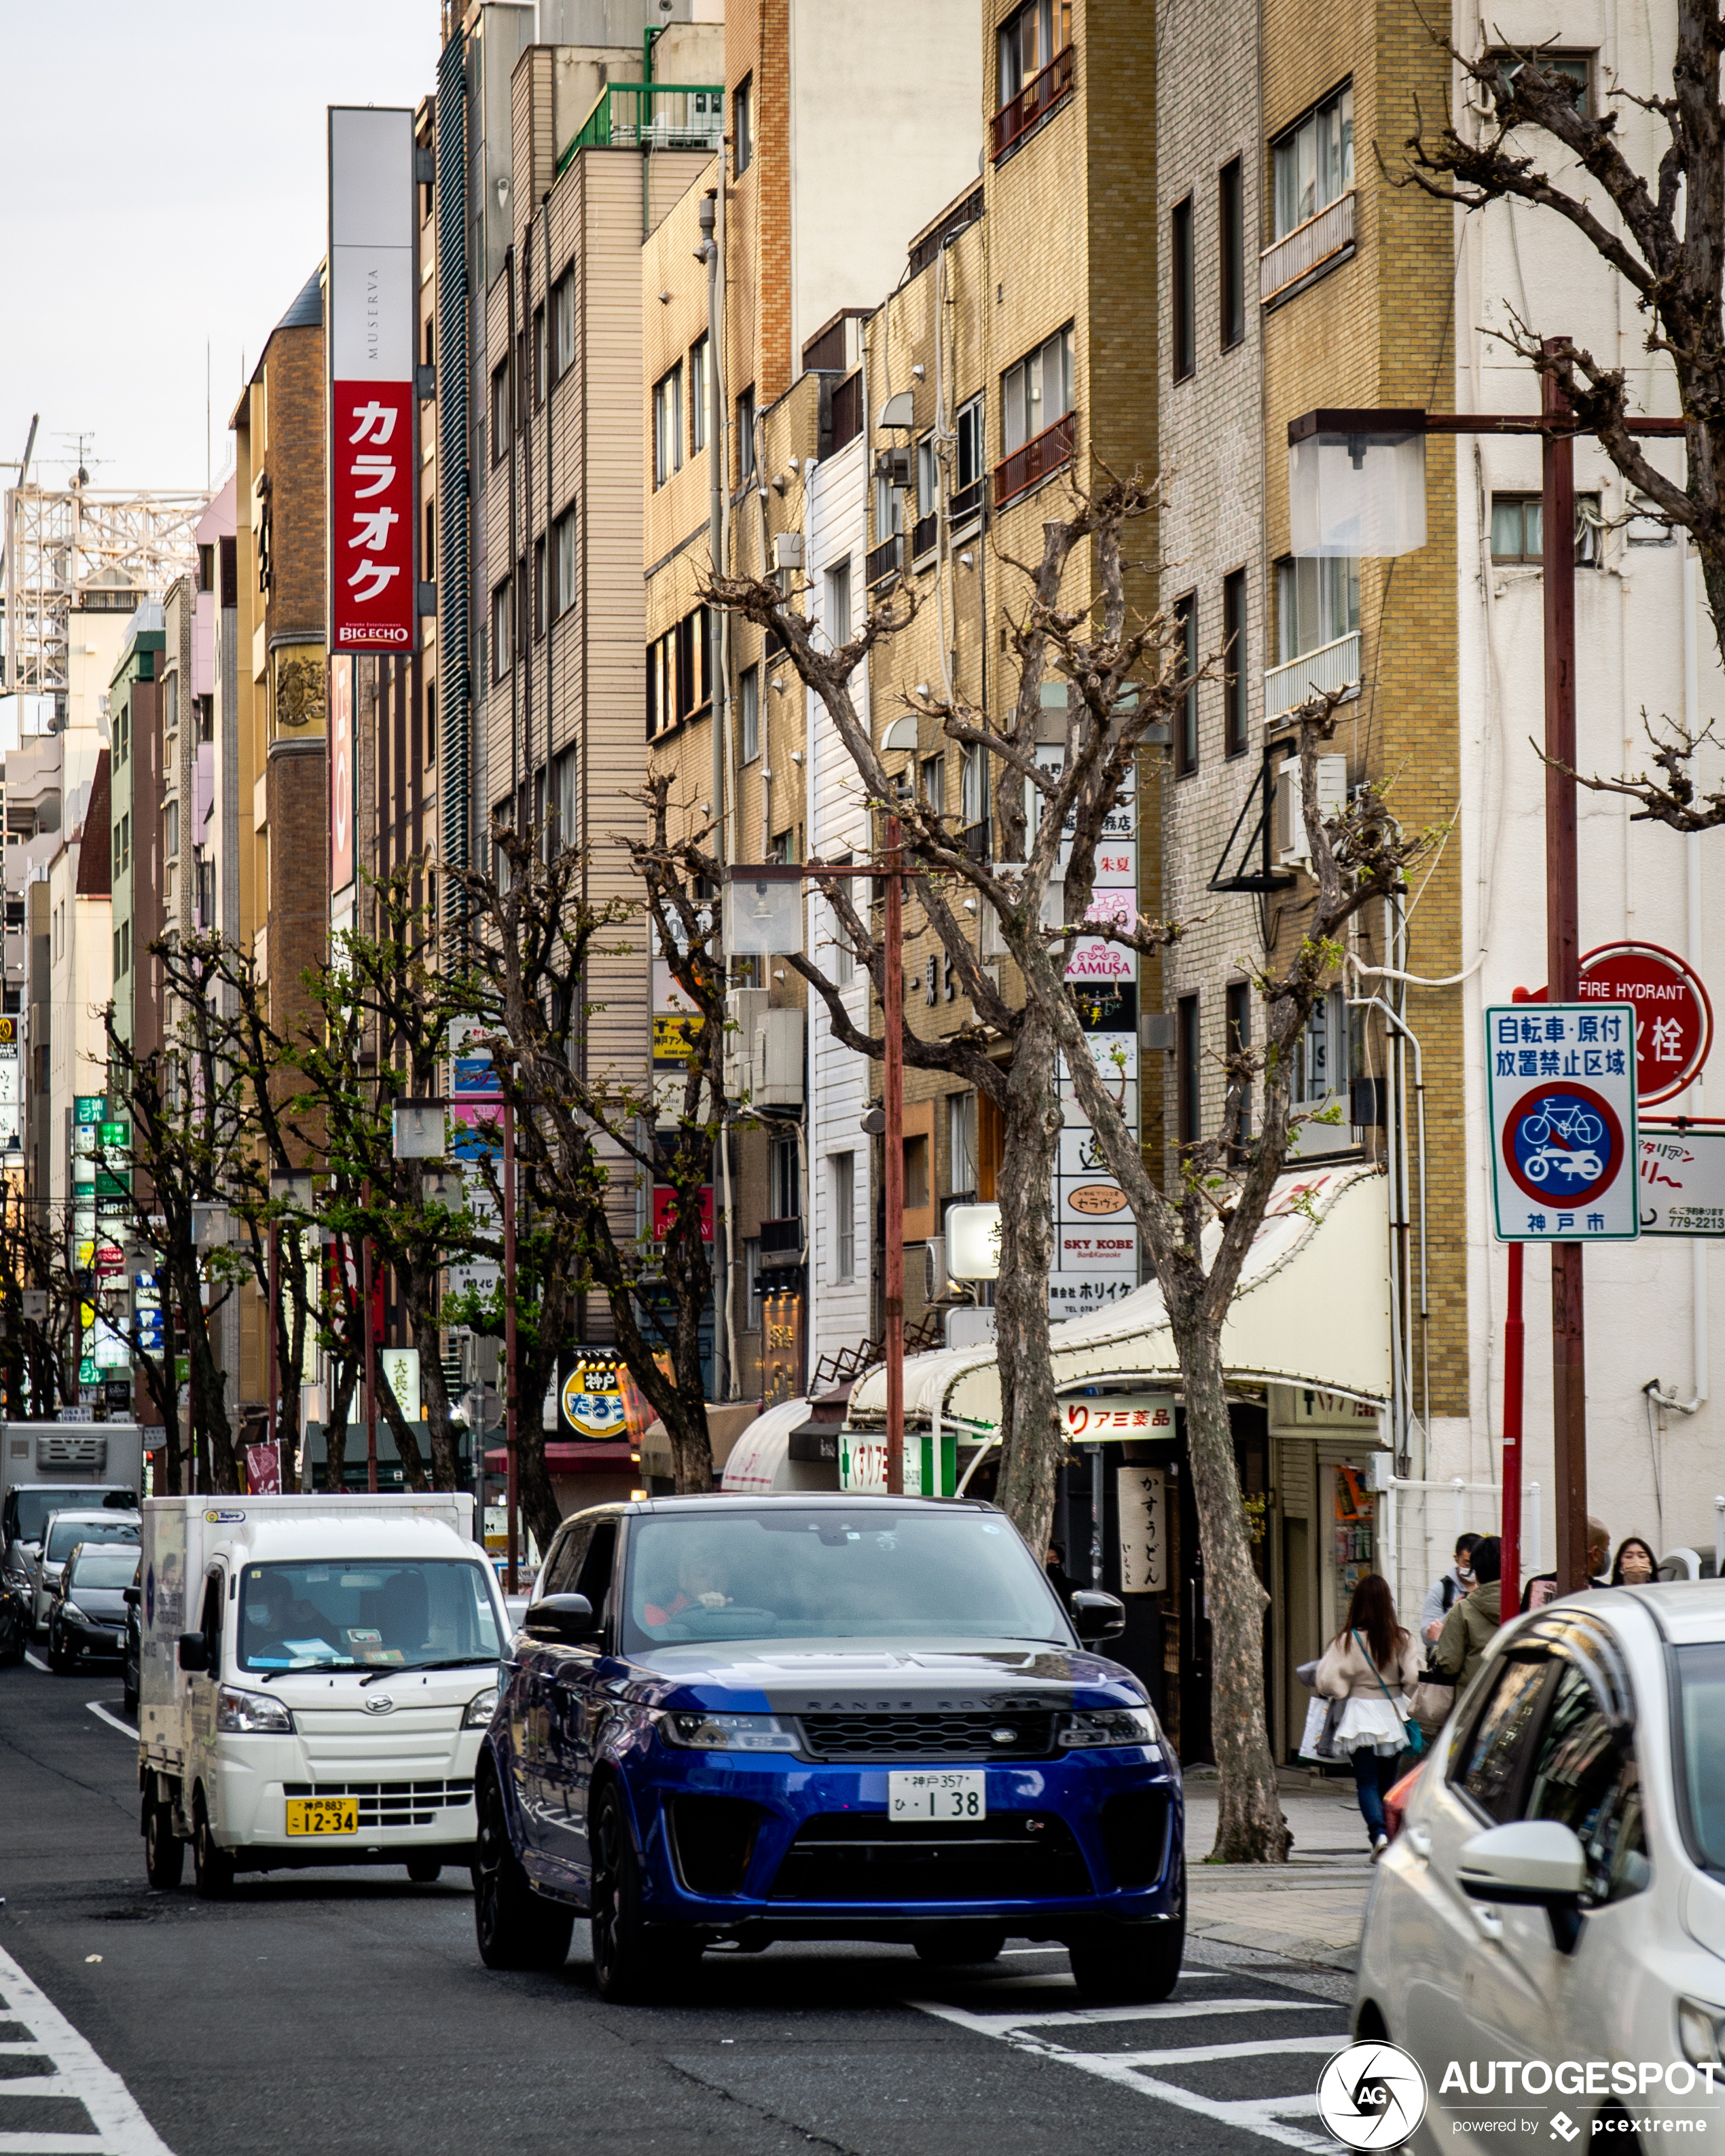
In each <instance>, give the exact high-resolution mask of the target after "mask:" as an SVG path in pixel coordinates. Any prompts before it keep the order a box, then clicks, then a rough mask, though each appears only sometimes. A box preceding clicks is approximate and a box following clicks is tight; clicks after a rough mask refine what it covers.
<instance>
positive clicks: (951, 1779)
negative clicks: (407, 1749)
mask: <svg viewBox="0 0 1725 2156" xmlns="http://www.w3.org/2000/svg"><path fill="white" fill-rule="evenodd" d="M539 1588H540V1594H539V1599H538V1600H536V1602H535V1603H534V1604H532V1605H531V1607H530V1608H529V1609H528V1610H527V1612H526V1617H525V1619H524V1620H523V1630H522V1631H521V1634H520V1635H518V1636H517V1637H516V1640H515V1642H514V1644H513V1646H512V1648H511V1655H510V1659H509V1661H508V1662H507V1663H506V1665H505V1666H504V1668H503V1671H502V1672H501V1686H500V1698H499V1702H498V1707H497V1712H496V1715H495V1718H494V1720H493V1722H492V1723H491V1727H490V1731H489V1732H488V1734H487V1736H486V1739H485V1748H484V1749H483V1751H482V1752H481V1753H480V1763H479V1770H478V1783H477V1789H476V1795H477V1799H478V1804H479V1839H478V1842H477V1845H476V1849H477V1856H476V1861H475V1867H474V1890H475V1893H474V1902H475V1922H476V1924H477V1927H478V1933H479V1948H480V1954H481V1956H482V1957H483V1958H484V1959H485V1962H486V1963H488V1964H489V1965H490V1967H492V1968H494V1969H523V1968H541V1969H543V1968H554V1967H556V1966H557V1965H558V1964H560V1963H562V1959H563V1958H564V1956H565V1954H566V1953H567V1950H568V1945H569V1938H570V1933H571V1929H572V1925H573V1923H574V1920H575V1918H576V1917H577V1916H578V1915H586V1916H588V1917H590V1918H591V1921H592V1928H593V1969H594V1975H595V1979H596V1981H597V1984H598V1989H599V1990H600V1992H601V1993H602V1994H603V1996H604V1997H606V1998H608V1999H638V2000H649V1999H654V1998H655V1997H658V1996H660V1995H661V1994H663V1993H664V1992H665V1989H666V1987H667V1986H668V1985H669V1984H672V1983H673V1982H674V1981H675V1979H677V1978H678V1977H679V1975H680V1974H685V1973H686V1972H688V1971H689V1970H690V1969H692V1967H693V1964H694V1963H695V1962H696V1960H697V1959H698V1958H699V1957H700V1955H701V1951H702V1949H703V1948H706V1947H707V1946H711V1945H715V1944H716V1943H719V1942H721V1941H735V1942H737V1943H739V1944H740V1945H742V1946H743V1947H745V1948H752V1947H760V1946H765V1945H767V1944H768V1943H771V1942H772V1941H773V1940H775V1939H789V1938H797V1939H812V1938H828V1939H858V1938H862V1939H884V1940H891V1941H899V1942H904V1943H910V1944H911V1945H913V1946H914V1947H915V1948H916V1951H917V1952H918V1953H920V1954H922V1956H923V1958H925V1959H927V1960H929V1961H932V1962H937V1963H960V1962H978V1961H988V1960H990V1959H992V1958H993V1957H994V1956H995V1955H996V1954H998V1953H999V1952H1000V1949H1001V1948H1002V1946H1003V1944H1004V1942H1005V1940H1006V1938H1008V1937H1009V1935H1012V1936H1022V1937H1029V1938H1036V1939H1053V1940H1058V1941H1060V1943H1063V1944H1065V1946H1066V1948H1068V1950H1069V1952H1070V1956H1071V1961H1072V1968H1073V1972H1074V1974H1075V1975H1076V1978H1077V1979H1078V1982H1079V1984H1080V1986H1081V1989H1084V1990H1085V1991H1086V1992H1087V1993H1090V1994H1095V1995H1097V1996H1106V1997H1112V1998H1121V1997H1126V1998H1139V1999H1158V1998H1162V1997H1163V1996H1165V1995H1166V1994H1167V1993H1168V1992H1169V1991H1170V1990H1171V1989H1173V1984H1174V1982H1175V1979H1177V1977H1178V1974H1179V1968H1180V1954H1181V1948H1182V1943H1183V1936H1184V1929H1185V1866H1184V1855H1183V1817H1182V1807H1181V1794H1180V1780H1179V1769H1178V1764H1177V1763H1176V1762H1175V1760H1174V1758H1173V1754H1172V1753H1171V1751H1170V1750H1169V1748H1168V1746H1167V1744H1166V1743H1165V1742H1164V1740H1163V1735H1162V1732H1161V1730H1160V1729H1159V1727H1158V1724H1157V1720H1156V1717H1155V1714H1154V1712H1153V1710H1152V1708H1151V1707H1150V1704H1149V1701H1148V1699H1147V1696H1146V1694H1145V1691H1144V1687H1143V1686H1142V1684H1140V1682H1139V1681H1138V1680H1137V1677H1135V1676H1133V1675H1132V1673H1131V1671H1128V1670H1126V1669H1123V1668H1122V1666H1120V1665H1119V1664H1118V1663H1117V1662H1111V1661H1107V1660H1106V1658H1105V1657H1104V1656H1102V1655H1099V1654H1097V1653H1096V1652H1095V1651H1094V1650H1092V1649H1091V1647H1090V1646H1089V1645H1086V1640H1092V1639H1100V1638H1103V1637H1106V1635H1109V1634H1110V1633H1111V1632H1116V1631H1118V1630H1120V1627H1121V1624H1122V1611H1121V1606H1120V1604H1118V1603H1117V1601H1116V1600H1115V1599H1114V1598H1113V1597H1112V1596H1111V1595H1106V1594H1094V1593H1080V1594H1076V1596H1075V1597H1074V1615H1073V1617H1071V1618H1069V1617H1068V1615H1067V1614H1066V1611H1065V1609H1063V1608H1062V1607H1061V1604H1060V1600H1059V1599H1058V1598H1057V1597H1056V1595H1055V1593H1054V1591H1053V1589H1051V1588H1050V1585H1049V1584H1048V1582H1047V1579H1046V1578H1045V1575H1044V1573H1043V1569H1042V1568H1041V1566H1040V1564H1039V1563H1037V1562H1036V1560H1035V1558H1034V1557H1033V1556H1032V1555H1031V1553H1030V1552H1029V1550H1028V1549H1027V1548H1025V1546H1024V1543H1023V1541H1022V1540H1021V1539H1020V1537H1019V1535H1018V1533H1017V1532H1016V1531H1015V1530H1014V1527H1012V1526H1011V1524H1010V1523H1009V1522H1008V1520H1007V1519H1006V1518H1005V1517H1004V1515H1003V1514H1001V1513H1000V1512H998V1511H997V1510H995V1508H994V1507H993V1506H991V1505H987V1504H982V1503H975V1502H969V1501H962V1500H957V1501H955V1500H938V1499H922V1498H914V1497H913V1498H903V1497H839V1496H830V1497H829V1496H787V1497H782V1498H772V1497H768V1498H761V1497H720V1496H711V1497H673V1498H660V1499H656V1500H649V1501H643V1502H637V1503H634V1504H628V1505H614V1506H607V1507H601V1508H599V1509H597V1510H595V1511H593V1512H582V1513H579V1514H577V1515H576V1516H574V1517H572V1518H570V1519H567V1520H566V1521H564V1522H563V1524H562V1527H561V1528H560V1529H559V1530H558V1532H557V1538H556V1540H555V1541H554V1542H553V1543H552V1547H551V1548H550V1550H549V1551H548V1552H547V1556H546V1562H545V1565H544V1568H543V1569H542V1573H541V1574H540V1580H539ZM1075 1624H1076V1630H1075Z"/></svg>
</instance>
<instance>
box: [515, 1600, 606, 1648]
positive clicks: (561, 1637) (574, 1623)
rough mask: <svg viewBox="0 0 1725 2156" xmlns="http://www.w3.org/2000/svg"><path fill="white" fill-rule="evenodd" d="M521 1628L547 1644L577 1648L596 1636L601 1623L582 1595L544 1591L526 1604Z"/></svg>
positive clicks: (590, 1604) (591, 1605) (531, 1638)
mask: <svg viewBox="0 0 1725 2156" xmlns="http://www.w3.org/2000/svg"><path fill="white" fill-rule="evenodd" d="M521 1630H522V1631H523V1632H525V1633H526V1635H527V1637H528V1638H529V1639H530V1640H539V1641H540V1642H541V1643H542V1645H546V1646H551V1647H578V1646H583V1645H586V1644H587V1642H588V1640H596V1639H598V1635H599V1630H600V1626H599V1620H598V1618H597V1617H595V1616H594V1615H593V1604H592V1603H590V1602H589V1601H588V1599H587V1597H586V1596H585V1595H584V1594H547V1596H546V1597H545V1598H544V1599H543V1600H542V1601H539V1602H534V1603H531V1604H529V1605H528V1609H527V1614H526V1616H525V1617H523V1618H522V1620H521Z"/></svg>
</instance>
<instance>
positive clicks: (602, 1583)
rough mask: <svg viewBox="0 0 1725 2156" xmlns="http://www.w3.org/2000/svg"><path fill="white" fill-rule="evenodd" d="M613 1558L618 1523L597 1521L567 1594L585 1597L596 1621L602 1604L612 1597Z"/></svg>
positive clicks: (601, 1616)
mask: <svg viewBox="0 0 1725 2156" xmlns="http://www.w3.org/2000/svg"><path fill="white" fill-rule="evenodd" d="M616 1554H617V1522H616V1521H615V1520H600V1521H598V1522H597V1523H596V1524H595V1526H594V1527H593V1539H592V1541H591V1542H590V1543H588V1546H587V1554H586V1556H585V1557H584V1558H583V1560H582V1564H581V1569H580V1571H579V1572H578V1573H576V1575H575V1581H574V1584H573V1586H572V1587H571V1588H570V1589H569V1590H568V1591H569V1593H571V1594H584V1595H585V1596H586V1597H587V1599H588V1601H589V1602H590V1603H591V1604H593V1614H594V1616H595V1617H600V1618H603V1616H604V1614H605V1604H606V1601H607V1600H608V1598H609V1595H610V1593H611V1567H612V1562H613V1560H614V1558H615V1557H616Z"/></svg>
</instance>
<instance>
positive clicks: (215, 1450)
mask: <svg viewBox="0 0 1725 2156" xmlns="http://www.w3.org/2000/svg"><path fill="white" fill-rule="evenodd" d="M188 1251H189V1245H188ZM179 1274H180V1277H179V1281H178V1286H179V1290H180V1308H181V1310H182V1312H183V1313H185V1315H186V1317H187V1323H186V1325H185V1326H184V1327H183V1328H182V1329H183V1331H184V1332H185V1336H186V1353H187V1370H188V1375H189V1378H190V1381H191V1394H192V1402H193V1429H192V1443H193V1449H194V1450H195V1449H196V1447H197V1444H198V1438H199V1436H200V1435H202V1436H203V1439H204V1440H205V1441H206V1445H207V1447H208V1460H209V1463H210V1480H211V1482H212V1483H213V1486H214V1488H215V1491H216V1492H217V1493H218V1495H219V1496H239V1495H240V1494H241V1492H242V1490H243V1487H244V1480H243V1476H242V1471H241V1466H240V1460H239V1454H238V1453H237V1452H236V1451H235V1450H234V1433H233V1431H232V1430H231V1429H230V1428H229V1427H228V1408H227V1390H228V1375H227V1373H226V1371H224V1370H223V1368H222V1367H221V1365H220V1364H219V1363H218V1362H217V1360H216V1358H215V1353H214V1351H213V1348H212V1347H211V1346H210V1337H209V1313H208V1312H207V1311H206V1310H205V1308H204V1306H203V1290H202V1284H201V1283H200V1281H199V1280H198V1265H197V1260H196V1259H195V1258H191V1259H190V1261H189V1263H187V1264H186V1265H182V1267H181V1268H179ZM175 1419H176V1421H177V1419H178V1418H177V1416H176V1418H175Z"/></svg>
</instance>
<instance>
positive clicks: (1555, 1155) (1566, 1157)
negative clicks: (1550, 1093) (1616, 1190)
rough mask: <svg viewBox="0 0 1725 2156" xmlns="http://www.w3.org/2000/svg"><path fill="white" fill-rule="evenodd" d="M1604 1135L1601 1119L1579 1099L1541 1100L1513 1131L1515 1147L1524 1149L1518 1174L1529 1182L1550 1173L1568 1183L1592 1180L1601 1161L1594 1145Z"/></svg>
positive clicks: (1540, 1180) (1600, 1171)
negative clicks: (1520, 1172)
mask: <svg viewBox="0 0 1725 2156" xmlns="http://www.w3.org/2000/svg"><path fill="white" fill-rule="evenodd" d="M1604 1135H1605V1126H1604V1122H1603V1121H1602V1120H1601V1119H1600V1117H1599V1116H1596V1115H1594V1113H1593V1111H1592V1110H1591V1109H1589V1108H1587V1107H1584V1106H1583V1105H1582V1104H1581V1102H1580V1101H1558V1100H1553V1099H1550V1098H1548V1099H1546V1100H1543V1101H1541V1102H1540V1104H1539V1106H1538V1108H1537V1109H1536V1110H1535V1111H1534V1112H1533V1113H1532V1115H1531V1116H1523V1117H1522V1127H1521V1129H1520V1131H1519V1132H1517V1150H1518V1151H1519V1150H1520V1148H1521V1147H1526V1148H1527V1150H1526V1151H1525V1152H1522V1162H1521V1165H1522V1173H1523V1174H1524V1175H1525V1176H1527V1178H1528V1179H1529V1181H1530V1182H1533V1183H1543V1182H1544V1181H1545V1179H1546V1178H1547V1177H1548V1175H1550V1174H1553V1173H1556V1174H1558V1175H1560V1176H1562V1177H1563V1178H1565V1180H1567V1181H1569V1182H1574V1183H1596V1182H1597V1181H1598V1180H1599V1177H1600V1176H1601V1175H1602V1174H1603V1173H1604V1162H1603V1161H1602V1160H1601V1159H1600V1158H1599V1154H1598V1152H1596V1151H1595V1150H1594V1148H1595V1147H1597V1146H1598V1145H1599V1142H1600V1141H1601V1139H1602V1138H1604ZM1553 1140H1555V1141H1557V1142H1555V1143H1554V1142H1553Z"/></svg>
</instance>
